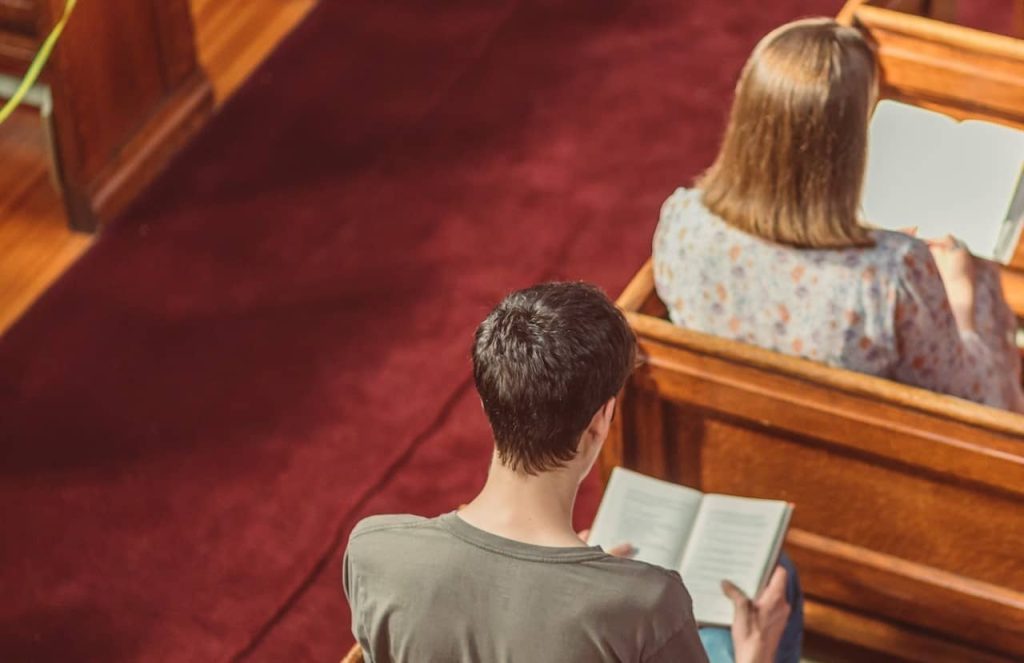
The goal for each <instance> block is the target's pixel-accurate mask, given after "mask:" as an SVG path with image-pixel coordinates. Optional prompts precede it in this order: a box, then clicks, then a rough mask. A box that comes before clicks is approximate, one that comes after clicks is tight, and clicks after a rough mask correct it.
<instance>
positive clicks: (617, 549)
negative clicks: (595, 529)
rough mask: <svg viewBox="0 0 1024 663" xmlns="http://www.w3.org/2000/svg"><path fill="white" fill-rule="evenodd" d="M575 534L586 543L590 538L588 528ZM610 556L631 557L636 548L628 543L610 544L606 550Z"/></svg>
mask: <svg viewBox="0 0 1024 663" xmlns="http://www.w3.org/2000/svg"><path fill="white" fill-rule="evenodd" d="M576 536H578V537H580V541H582V542H583V543H588V542H589V540H590V530H589V529H585V530H583V531H582V532H577V533H576ZM606 552H607V553H608V554H609V555H611V556H612V557H632V556H633V555H635V554H636V548H634V547H633V546H632V545H630V544H628V543H620V544H619V545H617V546H612V547H611V548H610V549H609V550H607V551H606Z"/></svg>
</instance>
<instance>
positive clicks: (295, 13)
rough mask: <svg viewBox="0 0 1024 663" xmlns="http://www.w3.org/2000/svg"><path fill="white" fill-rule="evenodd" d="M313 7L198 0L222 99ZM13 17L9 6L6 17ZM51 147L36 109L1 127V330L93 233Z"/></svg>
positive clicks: (201, 43)
mask: <svg viewBox="0 0 1024 663" xmlns="http://www.w3.org/2000/svg"><path fill="white" fill-rule="evenodd" d="M314 4H315V2H314V0H193V3H192V10H193V12H194V16H195V30H196V42H197V46H198V51H199V53H198V55H199V59H200V62H201V63H202V64H203V66H204V68H205V69H206V71H207V72H208V75H209V78H210V81H211V83H212V84H213V87H214V90H215V94H216V97H217V100H218V102H223V100H224V99H226V98H227V97H228V96H229V95H230V94H231V92H233V91H234V90H235V89H237V87H238V86H239V85H240V84H241V83H242V82H243V81H244V79H245V77H246V76H247V75H248V73H249V72H251V71H252V70H253V69H255V68H256V66H258V65H259V63H260V62H262V60H263V59H264V58H265V57H266V55H267V54H269V53H270V51H271V50H272V49H273V47H274V46H275V45H276V44H277V43H278V42H279V41H280V40H281V39H282V38H283V37H284V36H285V35H286V34H287V33H288V32H290V31H291V30H292V29H293V28H294V27H295V25H296V24H297V23H298V21H299V20H301V19H302V18H303V17H304V16H305V15H306V13H307V12H308V11H309V10H310V9H311V8H312V7H313V5H314ZM9 6H10V7H13V5H9ZM25 11H27V10H25ZM24 13H25V12H24V11H23V12H22V14H24ZM22 14H17V16H19V17H20V16H22ZM14 16H15V13H14V11H13V10H12V11H11V12H10V13H9V14H8V17H9V18H10V17H14ZM172 50H173V49H172ZM168 66H169V69H170V70H174V69H175V68H176V67H177V68H178V69H180V68H181V67H182V65H181V63H178V64H177V65H175V64H173V63H170V64H169V65H168ZM179 74H180V71H179ZM46 145H47V144H46V140H45V132H44V129H43V126H42V124H41V122H40V120H39V118H38V116H37V115H36V114H35V113H34V112H33V111H31V110H23V111H19V112H18V113H16V114H15V116H14V117H13V118H11V120H9V121H8V122H7V123H6V124H4V125H3V126H0V156H2V158H0V333H2V332H3V331H4V330H5V329H7V328H8V327H9V326H10V325H11V324H12V323H13V322H14V321H15V320H16V319H18V318H19V317H20V316H21V315H22V313H23V312H24V311H25V310H26V309H27V308H28V307H29V306H30V305H31V304H32V302H33V301H35V300H36V298H38V297H39V295H40V294H41V293H42V292H43V291H44V290H45V289H46V288H47V287H48V286H49V285H50V284H51V283H52V282H53V280H54V279H56V278H57V277H58V276H60V274H62V273H63V272H64V270H65V269H67V267H68V266H69V265H71V264H72V263H73V262H74V260H75V259H76V258H77V257H78V256H79V255H81V253H82V252H83V251H84V250H85V249H86V248H87V247H88V246H89V244H90V243H91V236H90V235H86V234H82V233H77V232H74V231H71V230H69V229H68V228H67V217H66V215H65V212H64V209H63V203H62V201H61V199H60V196H59V195H58V194H57V192H56V190H55V188H54V186H53V185H52V183H51V179H50V176H49V171H48V153H47V147H46Z"/></svg>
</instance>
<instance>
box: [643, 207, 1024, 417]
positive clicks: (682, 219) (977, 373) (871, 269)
mask: <svg viewBox="0 0 1024 663" xmlns="http://www.w3.org/2000/svg"><path fill="white" fill-rule="evenodd" d="M872 232H873V235H874V239H875V246H873V247H868V248H850V249H840V250H822V249H798V248H794V247H790V246H785V245H781V244H776V243H773V242H769V241H767V240H764V239H761V238H759V237H756V236H754V235H751V234H748V233H745V232H743V231H741V230H739V229H737V228H734V227H732V226H730V225H728V224H727V223H725V222H724V221H723V220H721V219H720V218H719V217H717V216H715V215H714V214H712V213H711V212H710V211H708V210H707V209H706V208H705V207H704V205H703V203H702V202H701V199H700V191H699V190H696V189H691V190H687V189H677V190H676V192H675V193H673V194H672V195H671V196H670V197H669V198H668V200H667V201H665V204H664V205H663V207H662V209H661V220H660V222H659V224H658V229H657V231H656V233H655V236H654V247H653V248H654V250H653V255H654V278H655V285H656V287H657V291H658V295H659V296H660V297H661V299H662V301H664V302H665V304H666V306H667V307H668V311H669V316H670V317H671V319H672V321H673V322H674V323H676V324H678V325H680V326H683V327H687V328H690V329H694V330H697V331H701V332H705V333H708V334H714V335H716V336H721V337H726V338H731V339H734V340H738V341H743V342H745V343H750V344H752V345H757V346H760V347H763V348H768V349H770V350H774V351H776V352H782V353H785V354H788V355H794V356H799V357H804V358H808V359H814V360H818V361H822V362H825V363H827V364H831V365H833V366H841V367H844V368H848V369H851V370H855V371H860V372H862V373H870V374H872V375H878V376H882V377H886V378H890V379H893V380H897V381H899V382H904V383H907V384H912V385H917V386H920V387H924V388H926V389H931V390H934V391H938V392H943V393H947V394H952V395H954V396H960V397H962V398H967V399H970V400H972V401H976V402H979V403H985V404H988V405H992V406H995V407H1002V408H1014V407H1019V400H1018V399H1019V396H1018V394H1019V393H1020V392H1019V387H1017V385H1015V384H1014V380H1016V381H1017V384H1019V380H1020V378H1019V375H1020V373H1019V371H1020V357H1019V354H1018V353H1017V351H1016V349H1015V348H1014V346H1013V343H1012V337H1011V334H1012V331H1013V329H1014V318H1013V314H1012V313H1011V312H1010V311H1009V309H1008V307H1007V306H1006V304H1005V301H1004V299H1003V295H1002V290H1001V288H1000V285H999V278H998V274H997V273H996V270H995V269H989V268H985V266H984V263H983V264H979V269H978V279H979V283H978V287H977V290H976V300H977V302H976V309H975V318H976V326H977V327H978V331H977V332H976V333H975V332H963V331H960V330H959V329H958V328H957V325H956V321H955V319H954V317H953V312H952V310H951V308H950V305H949V301H948V300H947V299H946V291H945V288H944V287H943V284H942V279H941V277H940V276H939V272H938V268H937V267H936V266H935V262H934V260H933V259H932V256H931V252H930V251H929V249H928V246H927V245H926V244H925V243H924V242H922V241H921V240H919V239H916V238H913V237H910V236H908V235H905V234H902V233H896V232H889V231H885V230H875V231H872Z"/></svg>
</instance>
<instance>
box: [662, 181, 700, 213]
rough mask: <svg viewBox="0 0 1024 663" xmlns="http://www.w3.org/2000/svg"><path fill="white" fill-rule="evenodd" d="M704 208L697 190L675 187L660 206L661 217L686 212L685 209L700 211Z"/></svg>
mask: <svg viewBox="0 0 1024 663" xmlns="http://www.w3.org/2000/svg"><path fill="white" fill-rule="evenodd" d="M703 207H704V205H703V203H701V200H700V192H699V191H698V190H697V189H687V188H686V187H682V186H681V187H677V188H676V190H675V191H673V192H672V195H670V196H669V197H668V198H666V199H665V202H664V203H662V205H661V215H662V217H664V216H666V215H668V214H671V213H672V212H676V211H681V210H687V209H695V210H696V209H702V208H703Z"/></svg>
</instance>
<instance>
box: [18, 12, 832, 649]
mask: <svg viewBox="0 0 1024 663" xmlns="http://www.w3.org/2000/svg"><path fill="white" fill-rule="evenodd" d="M839 4H840V3H839V2H837V1H825V0H779V1H777V2H772V3H766V2H761V1H759V0H744V1H742V2H740V1H737V2H719V1H717V0H702V1H691V2H668V1H651V2H644V3H640V2H626V1H612V0H578V1H576V2H567V1H562V2H555V1H547V2H541V1H540V0H537V1H535V2H533V1H528V0H504V1H497V0H496V1H494V2H489V3H480V2H471V1H469V0H447V1H445V2H431V3H414V2H411V0H406V1H404V2H403V1H399V0H394V1H390V2H382V1H381V0H372V1H371V0H348V1H346V2H337V1H334V2H332V1H330V0H324V2H323V4H322V5H321V6H320V7H319V8H318V9H317V10H315V12H314V13H313V14H312V15H311V17H310V18H309V20H307V22H306V23H305V24H304V25H303V26H302V27H301V28H300V29H299V30H298V31H297V32H296V33H295V34H293V35H292V36H291V37H290V38H289V40H288V41H287V43H286V44H285V45H284V46H283V47H282V48H281V49H280V50H279V51H278V52H277V53H276V54H275V55H274V56H273V58H272V59H271V61H270V62H268V64H267V66H265V67H264V68H263V69H262V70H261V71H260V73H259V74H258V75H257V76H256V77H255V78H254V79H253V80H252V81H251V82H250V83H249V84H248V85H247V86H246V87H245V89H244V90H243V91H242V92H241V93H240V94H239V95H238V96H237V97H236V98H235V99H233V100H232V101H231V103H230V104H229V105H228V106H227V107H226V108H225V109H224V111H223V112H222V113H221V114H220V115H219V116H218V117H217V118H216V119H215V121H214V122H213V123H212V124H211V125H210V126H209V128H208V130H206V131H205V132H204V133H203V134H202V135H201V136H200V138H199V139H198V140H197V141H196V142H195V143H194V144H193V145H192V146H191V147H190V148H189V149H188V150H187V152H186V153H185V154H184V155H183V156H182V158H180V159H179V160H178V161H177V162H176V163H175V165H174V166H173V167H172V168H171V169H170V170H169V171H168V172H167V173H166V174H165V175H164V176H163V177H162V178H161V179H160V181H159V182H158V183H157V184H156V185H155V186H154V187H153V189H152V190H151V191H150V192H149V193H148V194H147V196H146V197H145V199H144V200H143V201H142V202H141V203H140V204H139V205H137V206H136V208H135V209H134V210H133V211H132V212H131V213H130V214H128V215H127V216H126V217H125V218H123V219H122V220H120V221H119V222H118V223H116V224H114V225H113V226H112V227H111V228H109V229H108V230H107V231H106V232H105V233H104V235H103V236H102V237H101V238H100V240H99V241H98V242H97V244H96V246H95V247H94V248H93V249H92V250H91V251H90V252H89V253H88V254H87V255H86V256H85V257H84V258H83V259H82V260H81V261H80V262H79V263H78V264H77V265H76V266H75V267H74V268H73V269H72V270H71V271H70V272H69V273H68V274H67V275H66V276H65V278H63V279H62V280H61V281H60V282H59V283H58V284H57V285H56V286H55V287H54V288H53V289H52V290H51V291H50V292H49V293H48V294H47V295H46V296H45V297H44V298H43V299H42V300H41V301H40V302H39V303H38V304H37V305H36V306H35V307H34V308H33V309H32V310H31V311H30V312H29V313H28V315H26V316H25V318H24V319H23V320H21V322H20V323H19V324H18V325H16V326H15V327H14V328H13V329H11V330H10V332H9V333H8V334H7V335H6V336H4V337H3V339H0V438H2V440H3V444H2V454H3V457H2V465H0V515H2V522H3V527H4V533H3V537H2V540H0V541H2V542H0V586H2V587H3V588H4V591H3V595H4V600H3V601H2V602H0V660H4V661H50V660H60V661H79V660H80V661H136V660H145V661H224V660H232V659H248V660H260V661H301V660H310V661H333V660H336V659H337V658H338V657H339V656H340V654H341V653H342V652H343V651H344V649H345V648H346V647H347V645H348V643H349V642H350V640H351V639H350V636H349V633H348V621H347V620H348V614H347V611H346V610H345V607H344V601H343V599H342V596H341V590H340V584H339V572H338V565H337V561H338V558H339V555H340V552H341V548H340V545H339V544H340V542H343V541H344V539H345V537H346V536H347V532H348V529H349V528H350V527H351V526H352V524H353V523H354V522H355V520H356V519H357V518H358V517H360V516H361V515H363V514H365V513H370V512H379V511H414V512H418V513H424V514H434V513H438V512H440V511H443V510H446V509H448V508H450V507H452V506H453V505H455V504H457V503H458V502H459V501H462V500H465V499H466V498H467V497H469V496H470V495H471V493H472V491H473V490H474V489H475V488H476V487H477V486H478V484H479V482H480V479H481V476H480V472H481V471H482V469H483V467H484V464H485V462H486V458H487V453H488V447H487V434H486V427H485V422H484V421H483V418H482V415H481V414H480V412H479V406H478V404H477V401H476V399H475V395H474V394H473V393H472V390H471V387H470V383H469V377H470V373H469V363H468V348H469V341H470V338H471V335H472V332H473V329H474V327H475V325H476V323H477V322H478V321H479V320H480V319H481V318H482V317H483V315H485V314H486V312H487V310H488V309H489V307H490V306H492V305H493V304H494V303H495V302H496V301H497V300H498V299H499V298H500V297H501V296H502V295H503V294H504V293H505V292H507V291H509V290H510V289H513V288H517V287H521V286H525V285H528V284H530V283H533V282H536V281H539V280H545V279H552V278H578V279H585V280H590V281H596V282H598V283H600V284H601V285H602V286H604V287H605V288H607V289H608V290H609V291H611V292H613V293H614V292H616V291H617V290H618V289H620V288H621V287H622V286H623V285H624V284H625V282H626V280H627V278H628V277H629V275H630V274H631V273H632V272H633V271H635V269H636V268H637V267H638V266H639V264H640V263H641V262H642V261H643V260H644V259H645V257H646V256H647V255H648V254H649V247H650V235H651V232H652V230H653V227H654V223H655V221H656V217H657V210H658V207H659V205H660V203H661V200H662V199H663V198H664V197H665V196H666V195H667V194H668V193H669V192H670V191H671V190H672V188H673V187H674V186H676V185H677V184H679V183H683V182H686V181H688V180H689V179H690V178H691V177H692V176H693V175H694V174H695V173H696V172H698V170H699V169H700V168H701V167H702V166H704V165H706V164H707V163H708V161H709V160H710V158H711V156H712V155H713V152H714V149H715V146H716V144H717V140H718V135H719V132H720V128H721V122H722V118H723V114H724V111H725V109H726V107H727V105H728V101H729V96H730V92H731V88H732V85H733V81H734V79H735V75H736V72H737V70H738V68H739V66H740V64H741V63H742V61H743V59H744V58H745V57H746V55H747V53H748V52H749V49H750V48H751V47H752V46H753V44H754V42H755V41H756V40H757V38H759V37H760V36H761V35H762V34H763V33H764V32H766V31H767V30H769V29H770V28H771V27H774V26H775V25H777V24H779V23H781V22H783V21H785V20H789V19H791V18H794V17H797V16H800V15H808V14H826V15H829V14H834V13H835V11H836V10H837V9H838V7H839ZM584 501H585V502H586V504H585V505H584V506H585V507H586V508H587V509H589V511H590V512H592V509H593V503H594V494H593V491H591V492H590V494H589V495H588V496H587V498H586V499H585V500H584Z"/></svg>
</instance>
